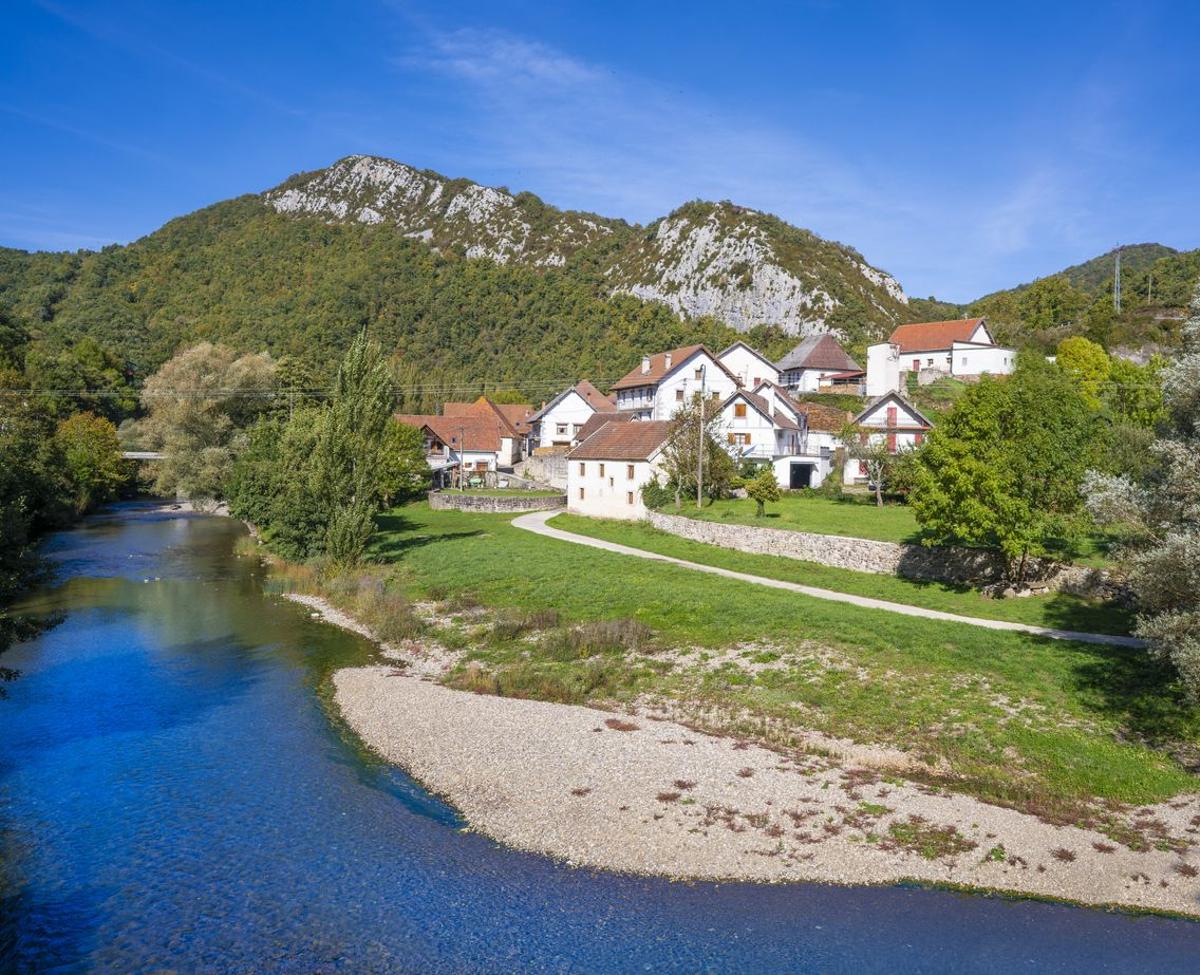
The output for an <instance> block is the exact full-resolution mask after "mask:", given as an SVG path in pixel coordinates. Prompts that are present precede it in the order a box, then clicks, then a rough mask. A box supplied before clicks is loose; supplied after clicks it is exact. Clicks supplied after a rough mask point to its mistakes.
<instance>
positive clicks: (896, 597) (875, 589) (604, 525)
mask: <svg viewBox="0 0 1200 975" xmlns="http://www.w3.org/2000/svg"><path fill="white" fill-rule="evenodd" d="M550 524H551V525H552V526H553V527H556V528H561V529H563V530H564V531H571V532H576V533H577V534H580V535H590V536H591V537H592V538H603V539H607V540H608V541H610V542H619V543H620V544H622V545H629V546H631V547H633V548H643V549H647V550H648V551H651V552H658V553H659V554H661V555H670V556H674V557H675V558H679V559H687V560H688V561H691V562H701V563H704V564H706V565H716V566H720V567H722V568H725V569H734V570H736V571H738V572H749V573H753V574H754V575H760V576H767V577H768V578H771V579H783V580H785V581H787V582H797V583H800V584H801V585H806V586H819V587H820V588H822V589H833V590H834V591H836V592H848V593H853V594H855V595H858V596H870V597H872V598H874V599H889V600H891V601H892V602H897V603H907V604H909V605H911V606H925V607H927V608H928V609H938V610H942V611H943V612H946V613H958V614H960V615H962V616H978V617H982V618H984V619H993V620H1009V621H1011V622H1013V623H1032V624H1034V625H1035V626H1051V627H1055V628H1057V629H1063V630H1079V631H1081V632H1084V633H1122V634H1125V633H1128V632H1129V629H1130V626H1131V625H1132V622H1133V620H1132V616H1131V614H1130V613H1129V612H1128V611H1126V610H1123V609H1121V608H1120V607H1119V606H1115V605H1112V604H1110V603H1101V602H1099V601H1097V600H1089V599H1082V598H1080V597H1078V596H1070V595H1067V594H1065V593H1050V594H1047V595H1045V596H1027V597H1025V598H1022V599H987V598H985V597H984V596H983V595H982V594H981V593H980V592H978V591H977V590H974V589H971V588H970V587H968V586H953V585H949V584H946V583H937V582H916V581H913V580H911V579H902V578H900V577H899V576H888V575H878V574H875V573H871V572H855V571H854V570H852V569H839V568H834V567H832V566H827V565H819V564H818V563H816V562H801V561H799V560H797V559H789V558H784V557H783V556H775V555H755V554H751V553H748V552H735V551H731V550H730V549H726V548H721V547H719V546H717V545H705V544H703V543H702V542H693V541H690V540H689V539H686V538H679V537H678V536H676V535H671V534H669V533H668V532H663V531H659V530H658V529H656V528H652V527H650V525H648V524H645V523H644V522H628V521H607V520H603V519H597V518H584V517H581V516H580V515H570V514H561V515H557V516H556V517H554V518H553V519H551V521H550Z"/></svg>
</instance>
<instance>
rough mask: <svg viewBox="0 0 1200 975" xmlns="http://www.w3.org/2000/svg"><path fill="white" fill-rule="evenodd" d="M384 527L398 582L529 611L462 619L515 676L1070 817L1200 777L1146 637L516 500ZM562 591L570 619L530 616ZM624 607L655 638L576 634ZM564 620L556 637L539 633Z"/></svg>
mask: <svg viewBox="0 0 1200 975" xmlns="http://www.w3.org/2000/svg"><path fill="white" fill-rule="evenodd" d="M379 529H380V530H379V532H378V533H377V535H376V536H375V539H374V541H373V551H374V555H375V557H376V558H377V559H378V560H380V561H382V562H384V563H390V564H391V565H393V566H394V568H393V569H392V570H391V572H392V575H393V579H394V581H393V582H392V586H394V587H399V589H400V590H402V591H403V592H407V593H408V594H409V595H410V596H413V597H424V598H428V597H430V596H433V597H434V598H436V599H438V600H442V601H444V602H445V603H446V604H447V605H449V606H453V605H455V604H458V605H470V604H471V603H475V602H477V603H479V604H481V605H483V606H485V607H490V608H493V609H496V610H499V611H500V613H501V618H506V619H510V620H511V619H514V618H515V619H516V620H517V624H514V625H512V626H508V627H506V628H503V629H502V628H501V627H499V626H496V627H489V626H487V625H486V624H483V625H481V624H475V625H473V627H470V628H467V629H464V630H463V631H462V632H461V633H459V634H458V636H457V639H458V640H459V645H460V646H462V647H464V648H466V650H467V654H468V659H469V660H473V661H476V665H475V672H478V670H479V668H480V667H482V668H485V669H486V670H487V672H488V673H490V674H493V675H495V685H494V686H495V688H496V689H499V690H501V691H502V692H504V693H510V694H514V695H523V696H531V697H544V698H548V699H552V700H571V701H587V700H617V701H622V700H625V701H628V700H633V699H634V698H636V697H638V696H640V695H643V694H650V695H653V696H656V697H662V698H668V699H674V700H676V701H678V702H682V703H683V704H684V705H685V706H687V707H688V708H693V709H694V710H695V713H697V714H700V713H703V715H704V717H703V719H702V720H703V722H704V724H705V725H706V726H708V727H710V728H713V729H715V730H723V731H726V732H730V733H735V734H744V735H747V736H748V737H755V738H759V739H761V740H764V741H767V742H770V743H774V744H777V745H780V746H785V747H786V746H787V745H788V744H789V742H790V741H794V740H795V739H794V738H793V737H791V736H792V734H793V733H794V732H795V730H796V729H799V728H809V729H813V730H816V731H820V732H824V733H827V734H832V735H838V736H845V737H849V738H852V739H855V740H857V741H860V742H884V743H888V744H890V745H892V746H894V747H897V748H902V749H906V750H908V751H909V752H910V754H912V755H913V756H915V757H917V758H919V759H920V760H922V761H925V762H927V763H928V764H929V766H930V767H931V769H936V770H937V771H936V773H934V772H931V773H930V777H931V778H932V779H933V780H934V781H940V782H944V783H945V784H947V785H951V786H952V787H953V788H955V789H958V790H961V791H966V792H970V793H973V794H975V795H979V796H982V797H984V798H988V799H991V800H994V801H1000V802H1004V803H1007V804H1011V805H1014V806H1017V807H1019V808H1023V809H1032V810H1037V811H1040V812H1041V813H1043V814H1045V815H1048V816H1052V817H1056V818H1059V819H1063V820H1076V821H1082V820H1084V819H1087V818H1088V817H1089V815H1091V814H1092V813H1094V812H1095V809H1094V807H1090V806H1089V803H1090V801H1091V800H1092V799H1093V798H1096V797H1099V798H1104V799H1111V800H1115V801H1120V802H1130V803H1142V802H1149V801H1154V800H1160V799H1164V798H1167V797H1169V796H1172V795H1175V794H1177V793H1179V792H1182V791H1190V790H1194V789H1196V788H1197V787H1200V779H1198V778H1197V777H1195V776H1193V775H1191V774H1189V773H1188V772H1187V771H1186V770H1185V769H1184V768H1182V767H1181V766H1180V765H1179V764H1178V763H1177V762H1176V761H1175V760H1173V759H1172V758H1171V757H1169V755H1168V754H1167V753H1166V749H1165V747H1164V748H1163V749H1162V750H1159V749H1158V748H1156V747H1154V746H1155V744H1158V745H1160V746H1178V745H1182V746H1185V747H1189V746H1194V745H1195V744H1196V743H1197V742H1200V720H1198V718H1197V715H1196V714H1195V712H1193V711H1189V710H1187V709H1185V708H1184V706H1183V705H1182V704H1181V703H1180V699H1179V695H1178V693H1177V691H1176V690H1175V689H1174V688H1173V687H1172V686H1171V685H1169V684H1168V683H1167V682H1166V680H1165V677H1164V674H1163V672H1162V671H1161V670H1160V669H1159V668H1158V667H1157V666H1156V665H1155V664H1153V663H1152V662H1151V661H1150V660H1149V658H1148V657H1147V655H1146V654H1145V653H1144V652H1141V651H1137V650H1126V649H1121V648H1115V647H1102V646H1092V645H1087V644H1077V643H1066V642H1061V641H1052V640H1046V639H1041V638H1037V637H1033V636H1028V635H1024V634H1017V633H1005V632H993V631H988V630H983V629H979V628H976V627H969V626H963V625H958V624H952V623H940V622H934V621H926V620H918V619H912V618H909V617H904V616H899V615H896V614H893V613H887V612H883V611H874V610H863V609H858V608H855V607H852V606H845V605H841V604H837V603H830V602H825V601H822V600H817V599H809V598H806V597H803V596H799V595H796V594H793V593H787V592H780V591H776V590H771V589H768V588H765V587H761V586H755V585H752V584H747V583H741V582H737V581H736V580H730V579H722V578H720V577H714V576H708V575H704V574H701V573H697V572H694V571H691V570H688V569H684V568H678V567H673V566H669V565H662V564H656V563H653V562H648V561H645V560H640V559H634V558H630V557H626V556H622V555H618V554H615V553H605V552H599V551H596V550H593V549H588V548H584V547H581V546H578V545H574V544H571V543H569V542H560V541H556V540H553V539H547V538H542V537H539V536H536V535H533V534H531V533H529V532H525V531H522V530H520V529H517V528H514V527H512V525H511V524H510V519H509V517H508V516H504V515H485V514H476V513H469V512H459V511H439V512H434V511H431V510H430V509H429V507H428V505H427V504H414V505H410V506H406V507H404V508H401V509H397V510H395V511H393V512H390V513H388V514H386V515H383V516H381V517H380V519H379ZM544 610H553V611H556V613H557V614H558V618H557V619H554V620H553V623H552V624H551V623H547V622H545V617H546V616H547V615H548V614H542V616H541V617H537V618H539V619H543V622H541V623H536V624H535V623H527V624H526V623H521V621H522V620H525V621H528V620H530V619H534V617H531V616H530V615H529V614H531V613H534V612H535V611H544ZM513 614H516V616H515V617H514V615H513ZM615 620H636V621H638V622H639V623H641V624H644V626H646V627H649V628H650V633H651V634H652V635H651V642H652V645H653V649H652V652H648V651H647V650H646V649H644V648H641V649H636V650H632V649H628V648H624V649H623V648H621V647H620V646H613V647H605V646H604V645H603V641H601V642H600V643H599V644H597V645H591V644H589V643H588V642H587V641H583V642H580V641H575V642H572V641H571V640H570V639H568V638H566V637H564V633H566V634H568V636H569V633H570V632H571V631H569V630H566V629H564V628H565V627H568V626H569V625H571V624H579V623H586V622H588V621H615ZM518 624H519V625H518ZM549 625H553V627H554V628H555V629H554V632H555V633H557V634H558V635H557V637H556V638H555V639H548V638H546V639H543V638H540V637H539V634H538V633H537V632H534V633H532V634H531V633H529V632H527V630H529V629H531V628H532V629H534V630H537V628H538V627H541V626H549ZM439 635H443V636H444V637H445V639H446V640H448V641H449V640H451V639H452V638H455V633H454V632H453V631H450V632H443V631H439ZM466 669H467V670H468V671H469V670H471V667H470V665H468V666H467V668H466ZM1089 808H1091V810H1092V813H1089Z"/></svg>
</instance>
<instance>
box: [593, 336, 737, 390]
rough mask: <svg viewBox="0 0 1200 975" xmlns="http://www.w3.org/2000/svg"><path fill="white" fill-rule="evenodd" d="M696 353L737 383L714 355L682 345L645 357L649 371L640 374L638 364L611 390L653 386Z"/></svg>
mask: <svg viewBox="0 0 1200 975" xmlns="http://www.w3.org/2000/svg"><path fill="white" fill-rule="evenodd" d="M697 352H707V353H708V356H709V358H711V359H712V360H713V362H715V363H716V365H717V368H718V369H721V370H723V371H724V372H725V373H726V375H728V376H729V378H730V379H732V380H733V381H734V382H737V377H736V376H735V375H734V374H733V373H731V372H730V371H729V370H728V369H726V368H725V366H724V365H722V364H721V363H720V362H719V361H718V360H717V357H716V356H715V355H713V354H712V353H711V352H709V350H708V349H707V348H705V347H704V346H703V345H684V346H681V347H680V348H678V349H670V350H668V351H666V352H655V353H654V355H651V356H647V358H648V359H649V360H650V369H649V371H648V372H642V364H641V363H640V362H639V363H638V364H637V367H636V368H634V369H631V370H630V371H629V372H627V373H626V374H625V375H624V376H622V377H621V378H620V379H618V380H617V381H616V382H615V383H613V389H629V388H633V387H636V386H655V385H657V384H658V383H659V382H660V381H661V380H662V379H663V378H664V377H665V376H666V375H667V374H668V373H670V372H673V371H674V370H675V369H677V368H679V367H680V366H681V365H683V364H684V362H686V361H687V360H688V359H690V358H691V357H692V356H694V355H695V354H696V353H697ZM668 356H670V358H671V365H670V368H668V367H667V357H668Z"/></svg>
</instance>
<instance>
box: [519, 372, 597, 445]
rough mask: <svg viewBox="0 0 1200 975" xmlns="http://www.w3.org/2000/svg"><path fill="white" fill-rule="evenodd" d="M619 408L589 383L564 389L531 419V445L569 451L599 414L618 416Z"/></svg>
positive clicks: (585, 381)
mask: <svg viewBox="0 0 1200 975" xmlns="http://www.w3.org/2000/svg"><path fill="white" fill-rule="evenodd" d="M616 412H617V407H616V405H615V404H614V403H612V402H611V401H610V400H609V399H608V398H607V397H605V395H604V394H603V393H601V392H600V390H598V389H597V388H596V387H595V386H593V385H592V384H591V383H590V382H588V381H587V380H586V379H585V380H583V381H582V382H580V383H577V384H576V385H574V386H572V387H571V388H570V389H565V390H563V391H562V392H561V393H559V394H558V395H557V396H555V397H554V399H552V400H551V401H550V402H549V403H547V404H546V405H545V406H543V407H542V408H541V409H540V410H538V411H537V412H536V413H534V414H533V416H532V417H530V419H529V422H530V426H531V427H532V433H531V434H530V445H531V447H532V448H534V449H536V448H538V447H570V446H572V445H573V444H575V443H576V442H578V439H579V434H580V431H582V430H583V426H584V424H585V423H587V421H588V420H589V419H590V418H591V417H592V416H593V415H594V414H596V413H603V414H611V413H616Z"/></svg>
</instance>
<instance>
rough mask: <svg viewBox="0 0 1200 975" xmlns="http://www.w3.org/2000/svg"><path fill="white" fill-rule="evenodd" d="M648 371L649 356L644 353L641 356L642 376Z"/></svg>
mask: <svg viewBox="0 0 1200 975" xmlns="http://www.w3.org/2000/svg"><path fill="white" fill-rule="evenodd" d="M649 371H650V357H649V356H648V355H644V356H642V375H643V376H644V375H646V373H648V372H649Z"/></svg>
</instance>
